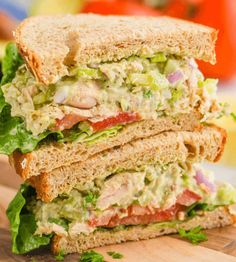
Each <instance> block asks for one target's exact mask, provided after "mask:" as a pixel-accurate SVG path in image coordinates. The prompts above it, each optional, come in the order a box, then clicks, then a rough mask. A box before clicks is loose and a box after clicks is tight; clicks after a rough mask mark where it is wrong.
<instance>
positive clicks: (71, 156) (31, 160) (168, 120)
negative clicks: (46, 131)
mask: <svg viewBox="0 0 236 262" xmlns="http://www.w3.org/2000/svg"><path fill="white" fill-rule="evenodd" d="M200 118H201V115H200V114H199V113H197V112H191V113H189V114H182V115H179V116H177V117H175V118H173V117H160V118H158V119H157V120H144V121H140V122H136V123H133V124H128V125H126V126H124V127H123V129H122V130H121V131H120V132H119V133H118V134H117V135H116V136H115V137H110V138H109V139H106V140H103V141H100V142H99V143H96V144H94V145H90V146H87V145H86V144H85V143H79V142H74V143H62V144H59V143H53V142H52V143H48V142H46V143H44V144H43V145H41V146H39V147H38V148H37V149H36V150H34V151H33V152H31V153H28V154H21V153H19V152H17V151H16V152H14V153H13V155H12V156H11V157H10V162H11V164H12V165H13V166H14V167H15V169H16V172H17V173H18V174H19V175H20V176H21V177H22V178H23V179H24V180H25V179H28V178H29V177H31V176H36V175H39V174H40V173H43V172H46V173H47V172H50V171H52V170H53V169H56V168H58V167H60V166H62V165H63V166H67V165H70V164H72V163H74V162H79V161H84V160H86V159H87V158H88V157H91V156H92V155H94V154H97V153H99V152H101V151H104V150H107V149H109V148H112V147H116V146H120V145H124V144H126V143H128V142H130V141H133V140H136V139H140V138H145V137H149V136H153V135H156V134H159V133H161V132H164V131H180V130H185V131H194V130H198V129H200V128H201V125H200V124H199V119H200Z"/></svg>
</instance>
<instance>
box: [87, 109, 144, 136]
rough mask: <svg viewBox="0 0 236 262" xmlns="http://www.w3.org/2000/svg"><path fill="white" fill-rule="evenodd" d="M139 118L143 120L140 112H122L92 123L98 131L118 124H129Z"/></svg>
mask: <svg viewBox="0 0 236 262" xmlns="http://www.w3.org/2000/svg"><path fill="white" fill-rule="evenodd" d="M139 120H141V117H140V115H139V114H138V113H130V112H121V113H119V114H118V115H116V116H111V117H108V118H106V119H104V120H102V121H98V122H95V123H92V122H90V125H91V127H92V128H93V130H94V131H95V132H97V131H102V130H104V129H107V128H110V127H113V126H116V125H120V124H128V123H132V122H136V121H139Z"/></svg>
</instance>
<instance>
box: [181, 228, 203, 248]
mask: <svg viewBox="0 0 236 262" xmlns="http://www.w3.org/2000/svg"><path fill="white" fill-rule="evenodd" d="M201 230H202V227H201V226H197V227H195V228H193V229H191V230H185V229H183V228H180V229H179V230H178V232H179V235H180V236H181V237H182V238H186V239H188V240H189V241H191V242H192V243H193V244H195V245H196V244H199V243H201V242H203V241H207V240H208V238H207V236H206V235H205V234H204V233H203V232H201Z"/></svg>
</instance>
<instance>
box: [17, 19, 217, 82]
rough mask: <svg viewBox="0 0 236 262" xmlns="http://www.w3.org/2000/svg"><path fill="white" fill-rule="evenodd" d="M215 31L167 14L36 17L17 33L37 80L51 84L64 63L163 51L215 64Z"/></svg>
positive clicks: (62, 73) (63, 72)
mask: <svg viewBox="0 0 236 262" xmlns="http://www.w3.org/2000/svg"><path fill="white" fill-rule="evenodd" d="M216 38H217V31H216V30H215V29H212V28H209V27H206V26H202V25H197V24H194V23H190V22H186V21H183V20H178V19H173V18H167V17H125V16H99V15H93V14H80V15H63V16H41V17H40V16H39V17H31V18H28V19H26V20H24V21H23V22H22V23H21V24H20V25H19V27H18V28H17V29H16V31H15V41H16V43H17V46H18V49H19V51H20V53H21V54H22V56H23V57H24V59H25V61H26V62H27V64H28V66H29V68H30V69H31V70H32V72H33V73H34V75H35V76H36V77H37V79H38V80H39V81H41V82H43V83H45V84H50V83H55V82H56V81H58V80H59V79H60V78H61V77H62V76H65V75H67V74H68V66H78V65H84V64H92V63H100V62H105V61H117V60H120V59H122V58H127V57H130V56H132V55H144V54H154V53H156V52H165V53H170V54H176V55H180V56H189V57H194V58H197V59H202V60H204V61H208V62H211V63H215V41H216Z"/></svg>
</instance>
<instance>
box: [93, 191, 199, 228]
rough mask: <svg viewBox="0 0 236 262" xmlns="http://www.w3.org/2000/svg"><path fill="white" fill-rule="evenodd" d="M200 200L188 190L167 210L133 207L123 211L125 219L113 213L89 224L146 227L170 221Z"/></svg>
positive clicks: (96, 225)
mask: <svg viewBox="0 0 236 262" xmlns="http://www.w3.org/2000/svg"><path fill="white" fill-rule="evenodd" d="M199 200H201V196H199V195H198V194H196V193H194V192H193V191H190V190H188V189H186V190H185V191H184V192H183V193H182V194H180V195H179V196H178V197H177V201H176V204H175V205H173V206H171V207H170V208H168V209H166V210H161V209H160V208H151V207H141V206H139V205H132V206H130V207H128V209H126V210H125V209H123V210H122V211H123V212H124V214H125V213H126V214H127V216H125V217H119V216H118V215H117V214H115V215H112V213H111V214H109V215H106V216H102V217H99V218H92V219H90V220H89V222H88V223H89V225H90V226H94V227H99V226H106V227H115V226H118V225H140V224H142V225H146V224H150V223H154V222H162V221H170V220H173V219H175V218H176V216H177V213H178V212H180V211H184V210H186V207H187V206H190V205H192V204H194V203H196V202H197V201H199Z"/></svg>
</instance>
